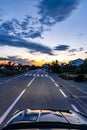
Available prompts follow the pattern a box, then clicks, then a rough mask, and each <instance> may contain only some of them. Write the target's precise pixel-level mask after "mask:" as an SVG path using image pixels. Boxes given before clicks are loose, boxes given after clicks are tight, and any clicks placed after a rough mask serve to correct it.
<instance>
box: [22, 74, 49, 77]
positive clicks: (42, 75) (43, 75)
mask: <svg viewBox="0 0 87 130" xmlns="http://www.w3.org/2000/svg"><path fill="white" fill-rule="evenodd" d="M24 76H33V77H46V78H47V77H49V75H48V74H31V73H26V74H24Z"/></svg>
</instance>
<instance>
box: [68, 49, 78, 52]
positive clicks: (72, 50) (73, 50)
mask: <svg viewBox="0 0 87 130" xmlns="http://www.w3.org/2000/svg"><path fill="white" fill-rule="evenodd" d="M76 51H77V49H71V50H69V51H68V52H69V53H73V52H76Z"/></svg>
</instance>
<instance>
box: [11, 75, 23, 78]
mask: <svg viewBox="0 0 87 130" xmlns="http://www.w3.org/2000/svg"><path fill="white" fill-rule="evenodd" d="M22 76H23V75H19V76H16V77H14V78H13V79H17V78H20V77H22Z"/></svg>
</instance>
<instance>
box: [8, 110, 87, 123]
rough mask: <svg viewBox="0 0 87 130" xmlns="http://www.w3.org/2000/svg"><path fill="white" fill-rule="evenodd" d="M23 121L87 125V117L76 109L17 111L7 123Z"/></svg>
mask: <svg viewBox="0 0 87 130" xmlns="http://www.w3.org/2000/svg"><path fill="white" fill-rule="evenodd" d="M22 122H30V123H31V122H61V123H69V124H81V125H83V124H85V125H87V117H86V116H85V115H83V114H81V113H79V112H75V111H71V110H70V111H61V110H59V111H53V110H31V109H26V110H23V111H19V112H16V113H15V114H14V116H13V117H12V118H11V119H10V121H9V122H8V123H7V124H15V123H22Z"/></svg>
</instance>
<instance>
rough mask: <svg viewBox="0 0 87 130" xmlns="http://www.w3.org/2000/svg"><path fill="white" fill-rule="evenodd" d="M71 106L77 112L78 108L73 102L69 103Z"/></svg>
mask: <svg viewBox="0 0 87 130" xmlns="http://www.w3.org/2000/svg"><path fill="white" fill-rule="evenodd" d="M71 106H72V108H73V109H74V110H75V111H77V112H79V110H78V108H77V107H76V106H75V105H74V104H71Z"/></svg>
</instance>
